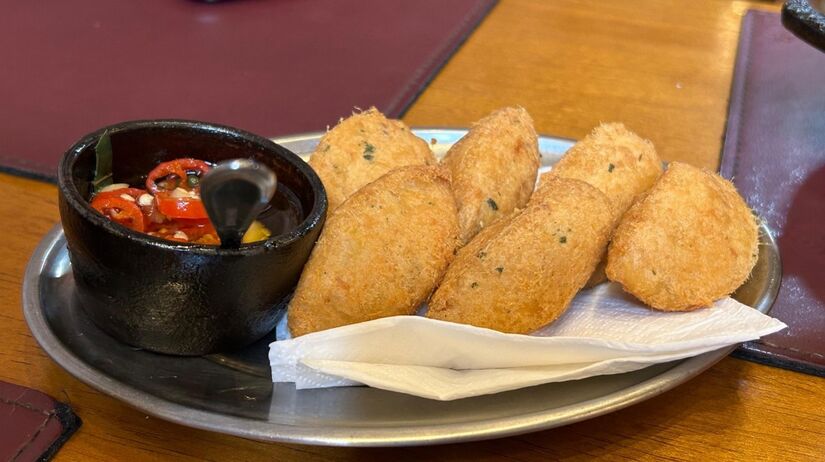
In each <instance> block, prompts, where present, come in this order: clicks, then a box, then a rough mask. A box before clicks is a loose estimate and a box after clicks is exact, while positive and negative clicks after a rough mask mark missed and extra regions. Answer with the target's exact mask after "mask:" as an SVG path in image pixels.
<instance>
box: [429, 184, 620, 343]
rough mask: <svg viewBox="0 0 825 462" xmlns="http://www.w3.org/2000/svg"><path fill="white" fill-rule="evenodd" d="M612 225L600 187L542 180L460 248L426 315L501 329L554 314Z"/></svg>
mask: <svg viewBox="0 0 825 462" xmlns="http://www.w3.org/2000/svg"><path fill="white" fill-rule="evenodd" d="M612 223H613V215H612V211H611V209H610V204H609V203H608V200H607V198H606V197H605V196H604V194H602V193H601V192H600V191H599V190H597V189H596V188H594V187H592V186H590V185H589V184H587V183H584V182H582V181H578V180H571V179H566V178H551V179H548V180H547V181H545V182H544V184H543V185H542V186H541V187H540V188H539V189H538V190H537V191H536V193H535V194H534V196H533V199H531V200H530V203H529V204H528V205H527V207H526V208H525V209H524V210H521V211H516V212H515V213H514V214H513V215H512V216H510V217H507V218H504V219H502V220H500V221H499V222H496V223H494V224H492V225H491V226H489V227H487V228H485V229H484V230H482V231H481V232H480V233H479V234H478V235H477V236H476V237H475V238H474V239H473V240H472V241H471V242H470V243H469V244H468V245H466V246H465V247H464V248H462V249H461V250H459V252H458V255H457V256H456V259H455V261H454V262H453V263H452V264H451V265H450V267H449V268H448V269H447V272H446V274H445V275H444V279H443V280H442V282H441V285H440V286H439V287H438V289H436V291H435V293H434V294H433V296H432V298H431V299H430V302H429V311H428V312H427V316H428V317H430V318H434V319H441V320H444V321H452V322H457V323H462V324H471V325H474V326H478V327H486V328H490V329H495V330H498V331H502V332H512V333H529V332H533V331H535V330H536V329H538V328H540V327H541V326H544V325H546V324H548V323H550V322H552V321H554V320H555V319H556V318H558V317H559V316H560V315H561V314H562V313H563V312H564V311H565V309H566V308H567V306H568V304H569V303H570V300H572V299H573V297H574V296H575V295H576V293H577V292H578V291H579V289H581V288H582V286H583V285H584V283H585V282H587V279H588V278H589V277H590V274H591V273H592V272H593V269H594V268H595V267H596V264H597V263H598V262H599V258H600V257H601V255H602V252H603V251H604V248H605V246H606V245H607V240H608V237H609V236H610V232H611V231H612Z"/></svg>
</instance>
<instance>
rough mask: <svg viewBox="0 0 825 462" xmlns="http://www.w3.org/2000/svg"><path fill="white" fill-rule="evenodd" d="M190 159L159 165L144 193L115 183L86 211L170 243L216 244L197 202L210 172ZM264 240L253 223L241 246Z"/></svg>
mask: <svg viewBox="0 0 825 462" xmlns="http://www.w3.org/2000/svg"><path fill="white" fill-rule="evenodd" d="M211 168H212V167H211V165H210V164H208V163H207V162H204V161H202V160H198V159H192V158H182V159H175V160H171V161H169V162H163V163H161V164H159V165H158V166H157V167H155V168H154V169H153V170H152V171H151V172H149V175H148V176H147V177H146V184H145V189H140V188H132V187H129V185H128V184H126V183H117V184H112V185H109V186H107V187H105V188H102V189H101V190H100V191H99V192H97V193H96V194H95V195H94V196H93V197H92V200H91V206H92V208H94V209H95V210H97V211H98V212H100V213H101V214H102V215H104V216H106V217H108V218H109V219H110V220H112V221H114V222H115V223H119V224H121V225H123V226H125V227H127V228H130V229H133V230H135V231H139V232H142V233H146V234H149V235H150V236H155V237H160V238H163V239H167V240H170V241H177V242H189V243H196V244H214V245H218V244H220V239H219V238H218V235H217V233H216V232H215V228H214V227H213V226H212V223H211V222H210V221H209V216H208V215H207V214H206V209H205V208H204V207H203V202H202V201H201V196H200V180H201V178H202V177H203V175H205V174H206V172H208V171H209V170H210V169H211ZM269 236H270V232H269V230H268V229H267V228H266V227H265V226H264V225H263V224H261V223H260V222H259V221H257V220H256V221H255V222H253V223H252V226H250V227H249V230H248V231H247V232H246V234H245V235H244V237H243V242H244V243H250V242H256V241H260V240H263V239H266V238H268V237H269Z"/></svg>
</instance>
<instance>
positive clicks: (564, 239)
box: [559, 236, 567, 244]
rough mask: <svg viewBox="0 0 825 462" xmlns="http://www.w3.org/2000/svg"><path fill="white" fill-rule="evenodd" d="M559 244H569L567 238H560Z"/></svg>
mask: <svg viewBox="0 0 825 462" xmlns="http://www.w3.org/2000/svg"><path fill="white" fill-rule="evenodd" d="M559 242H560V243H562V244H567V236H562V237H560V238H559Z"/></svg>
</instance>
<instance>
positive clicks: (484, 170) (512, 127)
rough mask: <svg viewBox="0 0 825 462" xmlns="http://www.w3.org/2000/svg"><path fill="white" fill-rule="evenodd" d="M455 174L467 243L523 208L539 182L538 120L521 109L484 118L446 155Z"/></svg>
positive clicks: (459, 216)
mask: <svg viewBox="0 0 825 462" xmlns="http://www.w3.org/2000/svg"><path fill="white" fill-rule="evenodd" d="M442 163H443V164H444V165H446V166H447V167H448V168H449V169H450V172H451V174H452V179H453V193H454V194H455V197H456V202H457V203H458V221H459V224H460V226H461V240H462V242H463V243H467V242H469V240H470V239H471V238H472V237H473V236H475V235H476V233H478V232H479V230H481V229H482V228H483V227H484V226H486V225H489V224H490V223H493V222H494V221H496V220H498V219H499V218H501V217H504V216H507V215H509V214H510V213H511V212H512V211H513V210H515V209H516V208H519V207H524V205H525V204H526V203H527V200H528V199H530V194H532V192H533V187H534V186H535V183H536V173H537V172H538V168H539V151H538V140H537V137H536V131H535V129H534V128H533V119H532V118H530V115H529V114H528V113H527V111H525V110H524V109H522V108H504V109H499V110H497V111H495V112H493V113H492V114H490V115H488V116H487V117H485V118H483V119H481V120H479V121H478V122H476V123H475V124H473V127H472V128H471V129H470V131H469V132H468V133H467V134H466V135H465V136H464V137H463V138H461V139H460V140H459V141H458V142H457V143H456V144H455V145H453V147H452V148H450V150H449V151H448V152H447V154H446V155H445V156H444V160H442Z"/></svg>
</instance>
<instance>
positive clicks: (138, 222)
mask: <svg viewBox="0 0 825 462" xmlns="http://www.w3.org/2000/svg"><path fill="white" fill-rule="evenodd" d="M90 205H91V206H92V208H94V209H95V210H97V211H99V212H100V213H101V214H103V216H105V217H108V218H109V219H111V220H112V221H114V222H115V223H119V224H121V225H123V226H125V227H127V228H130V229H133V230H135V231H140V232H143V230H144V229H146V227H145V224H144V220H143V212H141V211H140V207H138V206H137V204H136V203H134V202H132V201H129V200H126V199H124V198H122V197H119V196H114V195H111V196H109V195H104V196H102V197H101V196H100V195H98V196H95V198H94V199H92V203H91V204H90Z"/></svg>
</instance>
